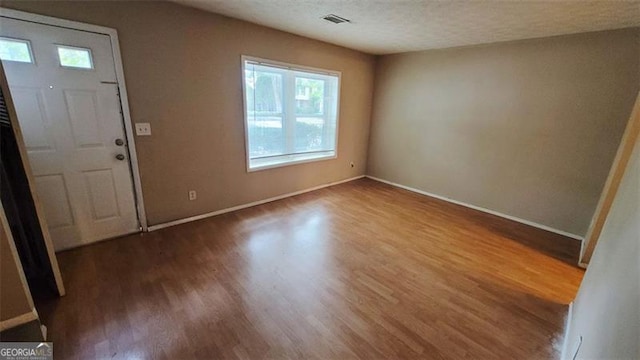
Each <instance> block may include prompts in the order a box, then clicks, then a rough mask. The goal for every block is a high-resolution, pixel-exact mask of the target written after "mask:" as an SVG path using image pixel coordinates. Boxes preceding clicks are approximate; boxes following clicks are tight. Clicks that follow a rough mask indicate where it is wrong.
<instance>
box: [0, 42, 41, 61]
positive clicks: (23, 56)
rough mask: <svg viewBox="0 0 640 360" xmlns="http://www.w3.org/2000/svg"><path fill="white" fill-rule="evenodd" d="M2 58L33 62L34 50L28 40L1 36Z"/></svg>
mask: <svg viewBox="0 0 640 360" xmlns="http://www.w3.org/2000/svg"><path fill="white" fill-rule="evenodd" d="M0 60H4V61H14V62H21V63H30V64H33V52H32V51H31V43H30V42H29V41H28V40H20V39H12V38H6V37H0Z"/></svg>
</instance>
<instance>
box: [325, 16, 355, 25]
mask: <svg viewBox="0 0 640 360" xmlns="http://www.w3.org/2000/svg"><path fill="white" fill-rule="evenodd" d="M323 19H325V20H327V21H331V22H332V23H334V24H341V23H350V22H351V20H349V19H345V18H343V17H340V16H338V15H334V14H329V15H327V16H325V17H323Z"/></svg>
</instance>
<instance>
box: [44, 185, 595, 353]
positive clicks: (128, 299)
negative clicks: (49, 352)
mask: <svg viewBox="0 0 640 360" xmlns="http://www.w3.org/2000/svg"><path fill="white" fill-rule="evenodd" d="M579 246H580V244H579V242H578V241H576V240H572V239H568V238H565V237H562V236H559V235H556V234H552V233H549V232H545V231H542V230H538V229H535V228H532V227H528V226H525V225H522V224H518V223H514V222H511V221H508V220H505V219H502V218H498V217H495V216H491V215H487V214H484V213H481V212H478V211H475V210H470V209H467V208H464V207H460V206H456V205H452V204H449V203H446V202H443V201H440V200H436V199H432V198H429V197H425V196H421V195H417V194H414V193H411V192H408V191H405V190H400V189H397V188H393V187H391V186H388V185H385V184H381V183H378V182H375V181H373V180H368V179H362V180H357V181H353V182H350V183H346V184H342V185H338V186H334V187H330V188H326V189H322V190H318V191H315V192H312V193H307V194H304V195H299V196H296V197H293V198H288V199H284V200H280V201H276V202H272V203H268V204H264V205H260V206H256V207H253V208H249V209H245V210H240V211H237V212H233V213H228V214H224V215H220V216H216V217H213V218H209V219H206V220H202V221H198V222H193V223H189V224H185V225H180V226H176V227H172V228H167V229H164V230H160V231H156V232H152V233H146V234H142V235H134V236H127V237H123V238H119V239H115V240H111V241H106V242H102V243H98V244H95V245H91V246H87V247H83V248H79V249H75V250H71V251H66V252H62V253H60V254H59V261H60V265H61V268H62V273H63V277H64V280H65V285H66V288H67V291H68V295H67V296H66V297H64V298H60V299H55V300H51V301H48V302H45V303H43V304H39V311H40V313H41V317H42V318H43V322H44V324H46V325H47V326H48V329H49V337H50V340H51V341H53V342H54V351H55V355H56V358H59V359H64V358H78V359H89V358H108V359H111V358H117V359H147V358H148V359H189V358H197V359H214V358H215V359H218V358H225V359H226V358H229V359H234V358H237V359H263V358H271V359H280V358H293V359H300V358H314V359H345V358H362V359H381V358H427V359H441V358H442V359H461V358H473V359H480V358H482V359H526V358H531V359H545V358H553V357H556V356H557V355H558V354H557V350H556V349H555V348H554V342H557V341H558V339H559V338H560V337H561V336H562V331H563V326H564V317H565V314H566V311H567V304H568V303H569V302H570V301H571V300H572V299H573V297H574V296H575V293H576V291H577V288H578V285H579V283H580V281H581V279H582V275H583V271H582V270H581V269H579V268H577V267H576V266H575V265H574V264H575V263H576V261H577V256H578V251H579ZM556 347H557V346H556Z"/></svg>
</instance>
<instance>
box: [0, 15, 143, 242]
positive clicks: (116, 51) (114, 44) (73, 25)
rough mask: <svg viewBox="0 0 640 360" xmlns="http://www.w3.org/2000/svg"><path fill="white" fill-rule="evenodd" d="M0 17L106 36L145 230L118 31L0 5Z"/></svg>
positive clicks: (140, 217) (136, 195) (139, 213)
mask: <svg viewBox="0 0 640 360" xmlns="http://www.w3.org/2000/svg"><path fill="white" fill-rule="evenodd" d="M0 17H5V18H10V19H16V20H23V21H29V22H33V23H38V24H43V25H50V26H56V27H61V28H66V29H71V30H80V31H86V32H92V33H96V34H102V35H107V36H109V39H110V40H111V51H112V53H113V61H114V64H115V71H116V79H117V81H118V84H117V85H118V90H119V92H120V105H121V107H122V118H123V123H124V124H123V125H124V132H125V137H126V139H127V144H128V146H127V152H128V153H129V165H130V166H129V168H130V169H131V177H132V180H133V195H134V197H135V200H136V205H135V206H136V211H137V215H138V222H139V223H140V227H141V228H142V231H144V232H146V231H148V229H149V225H148V223H147V214H146V211H145V207H144V199H143V196H142V181H141V178H140V170H139V167H138V154H137V152H136V145H135V134H134V131H133V123H132V120H131V113H130V111H129V97H128V95H127V86H126V84H125V80H124V67H123V65H122V55H121V53H120V43H119V40H118V31H117V30H116V29H113V28H109V27H105V26H99V25H93V24H87V23H83V22H78V21H71V20H65V19H59V18H55V17H51V16H44V15H38V14H33V13H28V12H24V11H18V10H12V9H7V8H2V7H0Z"/></svg>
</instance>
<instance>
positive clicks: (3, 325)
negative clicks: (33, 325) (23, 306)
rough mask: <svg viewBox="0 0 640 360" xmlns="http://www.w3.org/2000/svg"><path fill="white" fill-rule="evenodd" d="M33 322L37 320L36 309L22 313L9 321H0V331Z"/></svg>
mask: <svg viewBox="0 0 640 360" xmlns="http://www.w3.org/2000/svg"><path fill="white" fill-rule="evenodd" d="M33 320H38V313H37V312H36V309H35V308H34V309H31V311H29V312H28V313H24V314H22V315H18V316H16V317H13V318H11V319H7V320H2V321H0V331H5V330H8V329H11V328H14V327H16V326H20V325H24V324H26V323H28V322H31V321H33Z"/></svg>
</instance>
